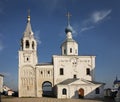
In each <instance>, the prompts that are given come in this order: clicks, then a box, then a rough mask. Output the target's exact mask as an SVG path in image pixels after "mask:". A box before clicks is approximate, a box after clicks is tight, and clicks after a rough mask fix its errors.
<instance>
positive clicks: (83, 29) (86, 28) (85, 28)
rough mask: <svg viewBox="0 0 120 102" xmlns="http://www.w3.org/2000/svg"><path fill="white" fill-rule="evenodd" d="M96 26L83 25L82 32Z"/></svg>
mask: <svg viewBox="0 0 120 102" xmlns="http://www.w3.org/2000/svg"><path fill="white" fill-rule="evenodd" d="M93 28H95V27H94V26H90V27H83V28H81V32H84V31H87V30H90V29H93Z"/></svg>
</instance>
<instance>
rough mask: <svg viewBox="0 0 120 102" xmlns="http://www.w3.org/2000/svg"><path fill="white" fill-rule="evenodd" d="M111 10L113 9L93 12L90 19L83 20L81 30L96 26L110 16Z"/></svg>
mask: <svg viewBox="0 0 120 102" xmlns="http://www.w3.org/2000/svg"><path fill="white" fill-rule="evenodd" d="M111 12H112V10H111V9H109V10H101V11H95V12H93V13H92V14H91V15H90V17H89V18H88V19H85V20H84V21H83V22H82V26H81V29H80V32H84V31H88V30H91V29H93V28H95V27H96V25H98V24H99V23H100V22H103V21H104V20H106V19H107V18H108V17H109V16H110V14H111Z"/></svg>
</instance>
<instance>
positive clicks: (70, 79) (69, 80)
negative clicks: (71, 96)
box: [58, 78, 105, 85]
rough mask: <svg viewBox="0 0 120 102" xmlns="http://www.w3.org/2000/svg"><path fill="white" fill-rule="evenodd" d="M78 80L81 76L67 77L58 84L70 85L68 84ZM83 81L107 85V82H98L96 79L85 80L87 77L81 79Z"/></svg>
mask: <svg viewBox="0 0 120 102" xmlns="http://www.w3.org/2000/svg"><path fill="white" fill-rule="evenodd" d="M77 80H80V79H79V78H69V79H66V80H64V81H62V82H60V83H59V84H58V85H68V84H70V83H73V82H75V81H77ZM81 81H83V82H86V83H91V84H103V85H105V83H101V82H96V81H89V80H85V79H81Z"/></svg>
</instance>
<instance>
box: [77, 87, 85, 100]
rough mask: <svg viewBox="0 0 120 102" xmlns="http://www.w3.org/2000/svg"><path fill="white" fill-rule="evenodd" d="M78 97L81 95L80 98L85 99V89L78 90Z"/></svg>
mask: <svg viewBox="0 0 120 102" xmlns="http://www.w3.org/2000/svg"><path fill="white" fill-rule="evenodd" d="M78 95H79V98H84V89H83V88H80V89H79V90H78Z"/></svg>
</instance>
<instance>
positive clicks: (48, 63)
mask: <svg viewBox="0 0 120 102" xmlns="http://www.w3.org/2000/svg"><path fill="white" fill-rule="evenodd" d="M41 65H53V63H52V62H46V63H38V64H36V66H41Z"/></svg>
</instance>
